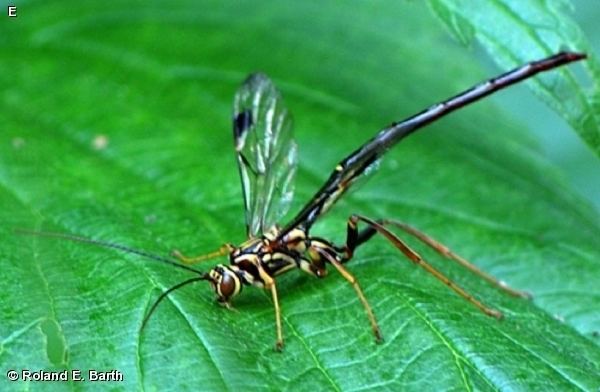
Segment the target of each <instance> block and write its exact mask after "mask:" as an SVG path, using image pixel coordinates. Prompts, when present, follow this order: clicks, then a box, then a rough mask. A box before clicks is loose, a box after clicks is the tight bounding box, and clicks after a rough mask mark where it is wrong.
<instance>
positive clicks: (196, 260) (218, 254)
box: [171, 244, 233, 264]
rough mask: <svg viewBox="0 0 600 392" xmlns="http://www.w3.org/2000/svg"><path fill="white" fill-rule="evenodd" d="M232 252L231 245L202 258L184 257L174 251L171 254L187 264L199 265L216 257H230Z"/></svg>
mask: <svg viewBox="0 0 600 392" xmlns="http://www.w3.org/2000/svg"><path fill="white" fill-rule="evenodd" d="M232 250H233V246H232V245H231V244H224V245H223V246H221V247H220V248H219V249H217V250H216V251H214V252H210V253H207V254H205V255H200V256H195V257H188V256H184V255H183V254H181V252H180V251H178V250H174V251H173V252H171V254H172V255H173V256H174V257H176V258H177V259H178V260H180V261H181V262H183V263H185V264H195V263H199V262H201V261H205V260H210V259H214V258H216V257H221V256H225V255H228V254H229V253H231V251H232Z"/></svg>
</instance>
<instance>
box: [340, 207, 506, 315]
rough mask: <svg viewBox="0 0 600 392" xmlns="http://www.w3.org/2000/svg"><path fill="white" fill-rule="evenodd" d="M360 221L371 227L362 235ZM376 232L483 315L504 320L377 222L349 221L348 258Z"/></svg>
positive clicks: (353, 216)
mask: <svg viewBox="0 0 600 392" xmlns="http://www.w3.org/2000/svg"><path fill="white" fill-rule="evenodd" d="M359 221H361V222H363V223H366V224H367V225H368V226H369V227H368V228H367V229H365V230H364V231H363V232H361V233H359V232H358V229H357V223H358V222H359ZM376 232H377V233H379V234H381V235H383V236H384V237H385V238H387V239H388V240H389V241H390V242H391V243H392V244H393V245H394V246H395V247H396V248H397V249H398V250H400V251H401V252H402V253H403V254H404V255H405V256H406V257H407V258H408V259H409V260H411V261H412V262H413V263H415V264H417V265H418V266H419V267H421V268H423V269H424V270H425V271H427V272H429V273H430V274H431V275H433V276H434V277H435V278H437V279H438V280H439V281H441V282H442V283H444V284H445V285H446V286H448V287H450V288H451V289H452V290H453V291H454V292H456V293H457V294H458V295H460V296H461V297H463V298H464V299H466V300H467V301H469V302H470V303H472V304H473V305H475V306H476V307H477V308H478V309H479V310H481V311H482V312H483V313H485V314H487V315H488V316H492V317H496V318H498V319H500V318H502V313H501V312H500V311H498V310H496V309H492V308H489V307H487V306H485V305H484V304H483V303H481V302H480V301H478V300H477V299H475V297H473V295H471V294H470V293H469V292H467V291H466V290H465V289H463V288H462V287H460V286H459V285H457V284H456V283H454V282H453V281H452V280H450V278H448V277H447V276H446V275H444V274H443V273H442V272H440V271H438V270H437V269H436V268H434V267H433V266H432V265H431V264H429V263H428V262H426V261H425V260H424V259H423V258H422V257H421V256H420V255H419V254H418V253H417V252H415V251H414V250H412V249H411V248H410V247H409V246H408V245H407V244H406V243H404V241H402V240H401V239H400V238H399V237H398V236H397V235H395V234H394V233H392V232H391V231H390V230H388V229H387V228H386V227H384V226H383V223H379V222H376V221H374V220H372V219H369V218H367V217H364V216H360V215H352V216H351V217H350V219H349V220H348V239H347V241H346V242H347V243H346V247H345V253H346V256H348V255H349V256H350V257H352V254H353V252H354V250H355V248H356V247H357V246H358V245H360V244H362V243H364V242H365V241H367V240H368V239H369V238H371V237H372V236H373V235H374V234H375V233H376ZM361 240H362V241H361Z"/></svg>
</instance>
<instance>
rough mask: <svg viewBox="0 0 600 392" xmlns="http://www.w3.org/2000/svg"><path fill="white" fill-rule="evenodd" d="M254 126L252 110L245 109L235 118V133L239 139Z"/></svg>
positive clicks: (236, 138)
mask: <svg viewBox="0 0 600 392" xmlns="http://www.w3.org/2000/svg"><path fill="white" fill-rule="evenodd" d="M251 126H252V112H251V111H250V110H245V111H243V112H241V113H239V114H238V115H237V116H235V118H234V119H233V135H234V137H235V140H236V141H237V140H238V139H239V138H240V137H242V135H243V134H244V133H246V132H247V131H248V130H249V129H250V127H251Z"/></svg>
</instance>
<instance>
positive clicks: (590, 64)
mask: <svg viewBox="0 0 600 392" xmlns="http://www.w3.org/2000/svg"><path fill="white" fill-rule="evenodd" d="M429 4H430V6H431V8H432V10H433V11H434V12H435V13H436V14H437V15H438V17H439V18H440V19H441V20H442V21H443V22H444V23H445V24H446V26H447V27H448V28H449V29H450V31H451V32H452V33H453V34H454V35H455V37H456V38H457V39H459V40H460V41H461V42H465V43H469V42H470V41H472V40H473V39H477V41H479V42H480V43H481V44H482V45H483V47H484V48H485V49H486V50H487V52H488V53H489V54H490V55H491V57H493V58H494V59H495V60H496V61H497V62H498V63H499V64H500V65H502V66H505V67H512V66H515V65H516V64H519V63H522V62H524V61H527V60H528V59H530V58H531V57H532V56H540V55H543V54H545V53H548V52H553V51H559V50H564V49H571V50H572V49H573V48H576V49H578V50H580V51H583V52H586V53H591V46H590V44H589V43H588V41H587V40H586V38H585V36H584V35H583V32H582V31H581V29H580V28H579V27H578V26H577V24H576V23H575V22H574V21H573V19H572V18H570V16H569V12H568V11H571V10H572V4H571V3H570V2H568V1H564V0H561V1H553V2H551V1H545V0H535V1H527V2H524V1H520V0H492V1H487V2H485V3H482V4H478V5H477V7H473V6H472V3H471V2H470V1H468V0H458V1H457V0H430V1H429ZM586 71H587V73H588V75H587V76H588V77H589V78H590V79H591V80H592V81H593V83H592V86H591V88H588V89H581V88H580V87H578V86H580V83H579V82H578V81H577V80H576V78H575V77H574V76H573V75H569V77H565V75H564V74H563V75H560V74H555V75H547V76H544V77H540V78H537V79H536V82H535V83H532V84H533V85H534V91H535V92H536V93H537V94H538V95H539V96H540V97H541V98H542V99H543V100H544V101H545V102H546V103H547V104H548V105H550V106H551V107H553V108H554V109H555V110H556V111H558V112H560V113H561V115H562V116H563V117H564V119H565V120H567V121H568V122H569V124H570V125H571V126H572V127H573V129H575V130H576V131H577V133H578V134H579V136H580V137H581V138H582V139H583V140H584V141H585V142H586V143H587V144H588V145H589V146H590V148H591V149H592V150H593V151H594V152H595V153H596V155H599V156H600V115H599V114H598V113H600V85H599V84H598V82H597V81H598V79H600V63H598V60H597V58H595V57H591V58H590V59H589V61H587V62H586ZM574 90H577V91H578V93H576V94H573V91H574Z"/></svg>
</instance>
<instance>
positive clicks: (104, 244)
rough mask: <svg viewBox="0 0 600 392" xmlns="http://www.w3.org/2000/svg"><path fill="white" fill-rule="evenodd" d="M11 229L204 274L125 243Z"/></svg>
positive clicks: (24, 233) (18, 232)
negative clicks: (98, 247) (97, 247)
mask: <svg viewBox="0 0 600 392" xmlns="http://www.w3.org/2000/svg"><path fill="white" fill-rule="evenodd" d="M13 231H14V233H15V234H19V235H31V236H36V237H49V238H60V239H64V240H69V241H74V242H83V243H86V244H92V245H96V246H102V247H104V248H112V249H117V250H120V251H121V252H125V253H132V254H135V255H138V256H142V257H145V258H147V259H150V260H154V261H160V262H162V263H166V264H170V265H172V266H175V267H177V268H181V269H184V270H186V271H189V272H193V273H196V274H199V275H202V276H204V275H205V274H204V272H202V271H200V270H197V269H195V268H192V267H189V266H187V265H184V264H180V263H178V262H176V261H173V260H171V259H168V258H166V257H163V256H159V255H155V254H153V253H149V252H146V251H144V250H140V249H135V248H130V247H128V246H125V245H120V244H115V243H113V242H108V241H100V240H94V239H91V238H86V237H81V236H78V235H72V234H65V233H55V232H50V231H34V230H27V229H14V230H13Z"/></svg>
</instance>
